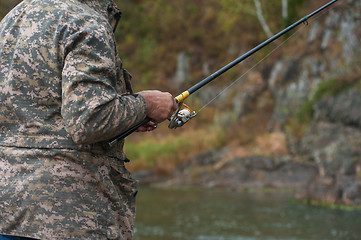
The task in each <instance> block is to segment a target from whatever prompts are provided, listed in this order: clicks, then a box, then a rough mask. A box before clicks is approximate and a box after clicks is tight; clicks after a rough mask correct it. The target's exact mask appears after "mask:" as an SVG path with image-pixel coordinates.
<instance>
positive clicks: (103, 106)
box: [61, 25, 147, 144]
mask: <svg viewBox="0 0 361 240" xmlns="http://www.w3.org/2000/svg"><path fill="white" fill-rule="evenodd" d="M64 49H65V50H64V52H65V54H64V65H63V66H64V67H63V71H62V108H61V114H62V117H63V119H64V123H65V126H66V130H67V131H68V132H69V133H70V134H71V136H72V138H73V141H74V142H75V143H76V144H92V143H96V142H101V141H106V140H109V139H112V138H114V137H116V136H118V135H119V134H120V133H122V132H124V131H125V130H126V129H128V128H130V127H131V126H133V125H135V124H136V123H139V122H140V121H142V120H143V119H144V118H145V117H146V110H147V109H146V103H145V100H144V98H143V97H142V96H141V95H137V94H126V93H125V91H126V90H125V83H124V77H123V75H122V73H123V71H122V69H121V62H120V60H118V61H117V57H118V56H117V51H116V46H115V41H114V37H113V35H112V32H111V31H109V29H107V27H106V26H101V25H100V26H96V25H93V26H90V27H86V28H83V29H82V30H80V31H76V32H75V33H73V34H71V35H70V36H68V37H67V40H66V46H65V47H64Z"/></svg>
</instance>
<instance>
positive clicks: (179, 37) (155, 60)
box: [0, 0, 327, 174]
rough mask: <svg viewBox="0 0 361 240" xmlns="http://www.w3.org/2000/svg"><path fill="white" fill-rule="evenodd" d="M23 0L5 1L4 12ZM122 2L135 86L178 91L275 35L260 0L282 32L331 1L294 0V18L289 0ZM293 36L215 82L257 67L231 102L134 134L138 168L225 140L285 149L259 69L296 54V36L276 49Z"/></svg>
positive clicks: (170, 165) (244, 149) (120, 36)
mask: <svg viewBox="0 0 361 240" xmlns="http://www.w3.org/2000/svg"><path fill="white" fill-rule="evenodd" d="M18 2H19V1H18V0H6V1H4V0H0V4H1V8H0V17H1V18H2V17H3V16H4V15H5V14H6V13H7V12H8V11H9V10H10V9H11V8H12V7H13V6H14V5H16V4H17V3H18ZM116 2H117V3H118V6H119V7H120V9H121V10H122V12H123V16H122V19H121V22H120V24H119V26H118V29H117V32H116V38H117V41H118V50H119V54H120V57H121V58H122V60H123V63H124V66H125V67H126V68H127V70H128V71H129V72H131V73H132V75H133V84H134V86H135V89H136V90H137V91H139V90H141V89H160V90H162V91H170V92H171V93H172V94H174V95H177V94H179V93H180V92H181V91H183V90H185V89H187V88H188V87H190V86H192V85H193V84H195V83H196V82H198V81H200V80H202V79H203V78H205V77H206V76H207V74H211V73H213V72H214V71H216V70H218V69H219V68H220V67H223V66H224V65H225V64H227V63H229V62H230V61H232V60H234V59H235V58H237V57H239V56H240V55H241V54H243V53H245V52H246V51H248V50H250V49H251V48H253V47H254V46H256V45H258V44H259V43H260V42H262V41H264V40H265V39H267V38H268V36H267V33H266V32H265V31H264V28H263V27H264V25H261V22H260V18H259V15H257V8H256V5H255V2H259V4H260V6H261V10H262V12H261V13H262V17H263V18H264V20H265V21H266V23H267V26H268V27H269V30H270V31H271V32H272V33H277V32H279V31H280V30H282V29H283V28H284V27H285V26H287V25H289V24H290V23H293V22H294V21H295V20H298V19H299V18H300V17H302V16H303V15H305V14H308V13H309V12H311V11H312V10H315V9H316V8H317V7H320V6H321V5H322V4H324V3H326V2H327V1H324V0H322V1H311V0H288V1H287V3H288V6H287V17H285V16H284V14H283V12H282V9H283V6H282V4H283V3H284V1H280V0H261V1H254V0H243V1H237V0H207V1H206V0H197V1H191V0H178V1H166V0H152V1H146V0H132V1H129V0H123V1H120V0H117V1H116ZM258 10H259V9H258ZM258 13H259V12H258ZM287 37H289V36H286V37H285V38H284V39H280V41H279V42H276V43H275V44H273V45H270V46H269V47H267V48H265V49H264V50H262V51H261V52H259V53H257V54H255V55H254V56H253V57H252V58H250V59H249V60H247V61H246V62H244V63H243V64H241V65H240V66H237V67H235V68H233V69H232V70H230V71H229V72H227V73H226V74H224V76H222V77H220V78H219V80H217V81H216V82H215V83H212V85H211V86H209V88H210V89H214V91H218V92H220V91H221V90H222V89H223V88H224V87H226V86H228V85H229V84H230V83H231V82H233V81H234V80H235V79H237V78H238V77H239V76H241V75H242V74H243V73H245V72H247V71H248V70H249V69H251V68H253V67H256V68H255V69H254V71H251V72H250V73H249V74H247V75H246V76H245V77H244V78H242V79H241V80H240V81H238V82H237V84H236V85H235V86H234V87H232V88H231V89H229V90H228V91H227V94H226V95H227V100H222V101H221V104H220V103H219V101H218V100H217V99H216V100H215V101H214V102H212V103H211V104H210V105H208V106H207V107H206V108H204V109H203V110H202V111H201V112H200V113H199V114H198V116H197V117H196V118H195V119H193V120H191V122H189V123H188V124H187V125H186V126H184V127H183V128H181V129H177V130H174V131H173V130H168V129H167V124H166V123H164V124H162V125H161V126H160V127H159V129H158V130H157V131H155V132H152V133H146V134H140V133H135V134H134V135H132V136H130V137H129V138H128V139H127V140H128V141H127V144H126V152H127V154H128V156H129V158H130V159H131V160H132V162H131V163H130V168H131V170H140V169H154V168H155V169H156V170H157V172H158V173H159V174H169V173H171V172H172V170H173V169H174V168H175V167H176V166H177V165H179V164H180V163H182V162H184V161H186V160H187V159H189V158H190V157H192V156H194V155H196V154H197V153H200V152H202V151H206V150H210V149H215V148H219V147H222V146H226V145H227V146H230V147H233V148H234V151H233V152H234V154H238V155H247V154H257V153H259V154H280V155H281V154H285V153H286V152H287V148H286V146H285V139H284V135H282V134H279V133H268V131H267V123H268V120H269V119H270V117H271V113H272V110H273V100H272V96H270V94H269V93H267V92H262V91H259V88H262V86H258V85H257V81H258V80H257V71H267V66H270V65H271V63H272V62H273V61H274V60H275V59H279V58H281V57H282V56H283V54H287V52H289V51H291V52H292V50H290V49H292V48H293V45H295V46H297V37H293V38H291V39H290V40H288V41H287V43H286V44H284V46H282V48H279V49H277V51H274V52H272V51H273V50H274V49H275V47H277V46H278V45H279V44H280V43H281V42H282V41H283V40H285V39H287ZM180 53H186V55H187V56H188V57H189V61H190V72H189V78H188V79H186V82H185V83H183V84H182V86H178V87H175V86H174V85H172V81H171V80H172V79H173V77H174V74H175V72H176V68H177V56H178V55H179V54H180ZM270 53H272V54H271V55H270V56H268V57H267V58H266V59H265V60H263V59H264V57H265V56H267V55H268V54H270ZM261 60H262V61H261ZM260 61H261V62H260ZM205 64H207V65H206V66H207V69H206V70H205ZM255 65H256V66H255ZM257 69H258V70H257ZM207 87H208V86H207ZM244 89H247V90H250V89H251V91H253V92H254V94H255V95H257V94H261V97H259V96H257V101H255V102H254V103H252V104H251V105H250V106H249V107H248V108H249V109H250V111H249V114H246V115H244V116H243V117H242V118H240V117H239V116H237V115H236V114H232V112H234V101H235V100H234V99H235V96H237V94H239V92H241V91H242V90H244ZM220 98H221V97H220ZM255 99H256V98H255ZM187 104H189V105H190V106H191V107H193V108H194V109H195V110H196V111H197V110H198V109H200V108H202V106H203V105H204V104H206V102H204V101H203V100H202V97H201V96H200V95H199V94H195V96H192V97H190V99H189V100H187ZM252 110H257V111H252ZM305 111H308V110H307V109H305Z"/></svg>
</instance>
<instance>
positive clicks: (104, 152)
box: [0, 0, 146, 239]
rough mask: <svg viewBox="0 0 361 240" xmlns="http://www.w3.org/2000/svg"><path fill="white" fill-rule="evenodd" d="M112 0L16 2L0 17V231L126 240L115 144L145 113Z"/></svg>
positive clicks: (125, 179)
mask: <svg viewBox="0 0 361 240" xmlns="http://www.w3.org/2000/svg"><path fill="white" fill-rule="evenodd" d="M118 12H119V9H118V7H117V6H116V5H115V4H114V3H113V1H112V0H24V1H23V2H21V3H20V4H19V5H18V6H17V7H15V8H14V9H13V10H12V11H11V12H10V13H9V14H8V15H7V16H6V17H5V18H4V19H3V20H2V21H1V22H0V153H1V158H0V234H10V235H18V236H26V237H34V238H40V239H131V238H132V232H133V221H134V220H133V218H134V212H135V206H134V204H135V196H134V195H135V193H136V182H135V181H134V180H133V179H132V178H131V176H130V174H129V172H128V171H127V170H126V169H125V167H124V162H123V160H125V158H126V157H125V155H124V153H123V150H122V149H123V144H124V143H123V142H122V141H121V142H119V143H118V145H117V146H114V147H113V148H111V149H108V148H107V145H106V144H105V143H106V142H107V141H108V140H110V139H112V138H113V137H115V136H117V135H119V134H120V133H122V132H123V131H124V130H126V129H127V128H129V127H131V126H133V125H134V124H136V123H138V122H140V121H142V120H143V119H144V118H145V117H146V104H145V100H144V98H143V97H142V96H141V95H137V94H133V93H132V90H131V88H130V87H129V86H130V75H129V74H128V73H127V72H126V70H124V69H123V67H122V62H121V60H120V58H119V57H118V52H117V49H116V43H115V39H114V34H113V32H112V31H113V28H112V25H111V23H112V22H113V20H114V15H115V14H116V13H118Z"/></svg>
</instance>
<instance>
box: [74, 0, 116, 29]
mask: <svg viewBox="0 0 361 240" xmlns="http://www.w3.org/2000/svg"><path fill="white" fill-rule="evenodd" d="M80 2H82V3H84V4H86V5H87V6H89V7H90V8H91V9H93V10H94V11H96V12H98V13H99V14H101V15H102V16H104V17H105V18H106V19H107V20H108V21H109V23H110V24H111V25H112V26H113V28H114V29H113V31H115V29H116V27H117V25H118V22H119V20H120V17H121V11H120V9H119V8H118V6H117V5H116V4H115V3H114V1H113V0H80Z"/></svg>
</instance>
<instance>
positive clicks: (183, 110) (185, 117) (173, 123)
mask: <svg viewBox="0 0 361 240" xmlns="http://www.w3.org/2000/svg"><path fill="white" fill-rule="evenodd" d="M337 1H338V0H333V1H330V2H328V3H327V4H325V5H323V6H322V7H320V8H319V9H317V10H316V11H314V12H312V13H310V14H308V15H307V16H305V17H303V18H301V19H300V20H298V21H297V22H295V23H294V24H292V25H290V26H288V27H287V28H285V29H283V30H282V31H280V32H279V33H277V34H276V35H274V36H273V37H270V38H269V39H267V40H266V41H264V42H262V43H261V44H259V45H258V46H257V47H255V48H253V49H251V50H250V51H248V52H247V53H245V54H243V55H242V56H240V57H238V58H237V59H235V60H234V61H232V62H230V63H229V64H227V65H226V66H224V67H222V68H221V69H219V70H218V71H216V72H214V73H213V74H211V75H209V76H208V77H206V78H205V79H203V80H202V81H200V82H198V83H197V84H195V85H194V86H192V87H191V88H189V89H188V90H186V91H184V92H182V93H181V94H179V95H178V96H176V97H175V98H174V100H175V101H176V102H177V103H178V109H177V111H176V112H175V113H174V114H173V116H172V117H171V119H170V123H169V125H168V127H169V128H171V129H174V128H177V127H181V126H183V125H184V124H185V123H186V122H188V121H189V120H190V119H191V118H193V117H195V116H196V113H195V112H194V111H193V110H191V109H190V108H189V107H188V106H187V105H186V104H184V100H185V99H187V98H188V97H189V96H190V95H191V94H193V93H194V92H196V91H198V90H199V89H200V88H202V87H204V86H205V85H207V84H208V83H210V82H212V81H213V80H214V79H216V78H218V77H219V76H220V75H222V74H223V73H225V72H227V71H228V70H229V69H231V68H233V67H234V66H236V65H237V64H239V63H241V62H242V61H244V60H245V59H247V58H248V57H250V56H251V55H253V54H255V53H256V52H258V51H259V50H260V49H262V48H264V47H265V46H267V45H268V44H270V43H272V42H273V41H275V40H276V39H278V38H279V37H281V36H283V35H285V34H286V33H287V32H289V31H291V30H292V29H294V28H296V27H297V26H298V25H300V24H302V23H303V24H306V25H307V24H308V19H310V18H311V17H313V16H314V15H316V14H318V13H320V12H321V11H323V10H324V9H326V8H328V7H329V6H331V5H332V4H334V3H335V2H337ZM151 120H152V119H150V118H148V117H147V118H145V119H144V120H143V121H142V122H140V123H139V124H136V125H135V126H133V127H131V128H130V129H128V130H127V131H125V132H123V133H122V134H121V135H119V136H118V137H116V138H114V139H112V140H111V141H109V142H108V145H109V147H112V146H113V145H114V144H115V143H116V142H118V141H119V140H121V139H124V138H125V137H127V136H129V135H130V134H131V133H133V132H134V131H136V130H137V129H138V128H139V127H141V126H143V125H145V124H147V123H148V122H150V121H151Z"/></svg>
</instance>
